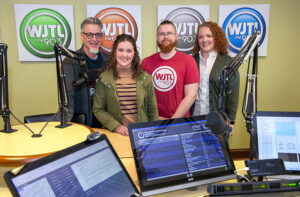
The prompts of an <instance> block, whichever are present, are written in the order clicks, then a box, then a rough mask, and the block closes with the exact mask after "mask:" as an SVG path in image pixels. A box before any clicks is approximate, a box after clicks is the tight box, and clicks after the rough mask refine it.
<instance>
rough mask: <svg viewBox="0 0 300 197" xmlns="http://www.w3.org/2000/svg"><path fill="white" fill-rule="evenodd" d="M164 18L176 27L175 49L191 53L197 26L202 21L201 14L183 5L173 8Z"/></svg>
mask: <svg viewBox="0 0 300 197" xmlns="http://www.w3.org/2000/svg"><path fill="white" fill-rule="evenodd" d="M166 20H170V21H172V22H173V23H174V25H175V27H176V29H177V34H178V42H177V45H176V49H177V50H179V51H181V52H184V53H187V54H191V53H192V49H193V47H194V40H195V35H196V34H197V30H198V26H199V25H200V24H202V23H203V22H204V18H203V16H202V15H201V14H200V13H199V12H198V11H196V10H194V9H192V8H186V7H184V8H177V9H175V10H173V11H172V12H171V13H169V14H168V15H167V17H166Z"/></svg>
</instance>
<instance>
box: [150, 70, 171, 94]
mask: <svg viewBox="0 0 300 197" xmlns="http://www.w3.org/2000/svg"><path fill="white" fill-rule="evenodd" d="M152 77H153V85H154V87H155V88H156V89H157V90H159V91H162V92H166V91H169V90H171V89H172V88H173V87H174V86H175V84H176V82H177V75H176V72H175V70H174V69H173V68H171V67H169V66H161V67H159V68H157V69H155V70H154V71H153V73H152Z"/></svg>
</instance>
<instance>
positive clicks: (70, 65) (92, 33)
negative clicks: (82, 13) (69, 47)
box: [63, 17, 108, 128]
mask: <svg viewBox="0 0 300 197" xmlns="http://www.w3.org/2000/svg"><path fill="white" fill-rule="evenodd" d="M102 26H103V24H102V22H101V21H100V20H99V19H97V18H93V17H89V18H86V19H85V20H84V21H83V22H82V23H81V41H82V47H81V48H80V49H79V50H77V51H76V52H77V53H78V54H82V57H83V59H84V61H85V62H86V66H85V71H84V70H83V69H81V66H80V63H79V61H78V60H77V59H73V58H69V57H67V58H65V59H64V61H63V67H64V73H65V80H66V86H67V91H68V97H69V107H68V113H67V121H72V122H77V121H76V116H77V115H78V114H80V115H84V116H85V123H84V124H86V125H87V126H90V127H94V128H100V127H102V126H101V124H100V123H99V122H98V120H97V119H96V118H95V116H94V115H93V114H92V104H93V97H94V89H95V85H96V79H98V77H99V75H100V73H101V72H102V71H103V70H105V68H106V62H107V60H108V55H107V54H105V53H103V52H101V51H99V48H100V46H101V40H102V34H103V33H102ZM74 82H77V84H76V83H74ZM80 123H82V122H80Z"/></svg>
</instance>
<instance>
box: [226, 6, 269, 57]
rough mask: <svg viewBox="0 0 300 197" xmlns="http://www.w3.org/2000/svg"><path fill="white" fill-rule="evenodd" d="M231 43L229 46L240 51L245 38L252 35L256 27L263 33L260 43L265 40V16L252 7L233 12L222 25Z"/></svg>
mask: <svg viewBox="0 0 300 197" xmlns="http://www.w3.org/2000/svg"><path fill="white" fill-rule="evenodd" d="M222 29H223V31H224V32H225V34H226V38H227V40H228V43H229V48H230V50H231V51H233V52H234V53H238V52H239V50H240V49H241V47H242V45H243V43H244V40H245V39H246V37H247V36H248V35H252V34H253V32H254V29H257V31H259V32H260V33H261V38H260V41H259V45H261V44H262V43H263V41H264V38H265V34H266V23H265V20H264V18H263V16H262V15H261V14H260V13H259V12H258V11H256V10H255V9H252V8H239V9H237V10H234V11H233V12H231V13H230V14H229V15H228V16H227V18H226V19H225V22H224V24H223V26H222Z"/></svg>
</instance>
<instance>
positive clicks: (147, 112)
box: [93, 34, 158, 135]
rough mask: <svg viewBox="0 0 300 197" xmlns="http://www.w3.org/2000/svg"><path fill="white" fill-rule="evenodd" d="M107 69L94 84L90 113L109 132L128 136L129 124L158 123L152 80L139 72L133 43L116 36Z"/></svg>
mask: <svg viewBox="0 0 300 197" xmlns="http://www.w3.org/2000/svg"><path fill="white" fill-rule="evenodd" d="M108 68H109V69H107V70H106V71H105V72H103V73H102V74H101V75H100V77H99V79H98V81H97V84H96V92H95V98H94V105H93V112H94V114H95V116H96V118H97V119H98V120H99V121H100V122H101V124H102V125H103V126H104V127H105V128H107V129H108V130H110V131H114V132H118V133H120V134H121V135H128V128H127V126H128V124H131V123H136V122H148V121H154V120H158V111H157V103H156V97H155V93H154V88H153V84H152V76H151V75H149V74H147V73H146V72H145V71H142V69H141V65H140V58H139V54H138V51H137V47H136V43H135V40H134V39H133V38H132V37H131V36H130V35H125V34H122V35H119V36H118V37H117V38H116V40H115V42H114V45H113V48H112V53H111V57H110V60H109V62H108Z"/></svg>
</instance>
